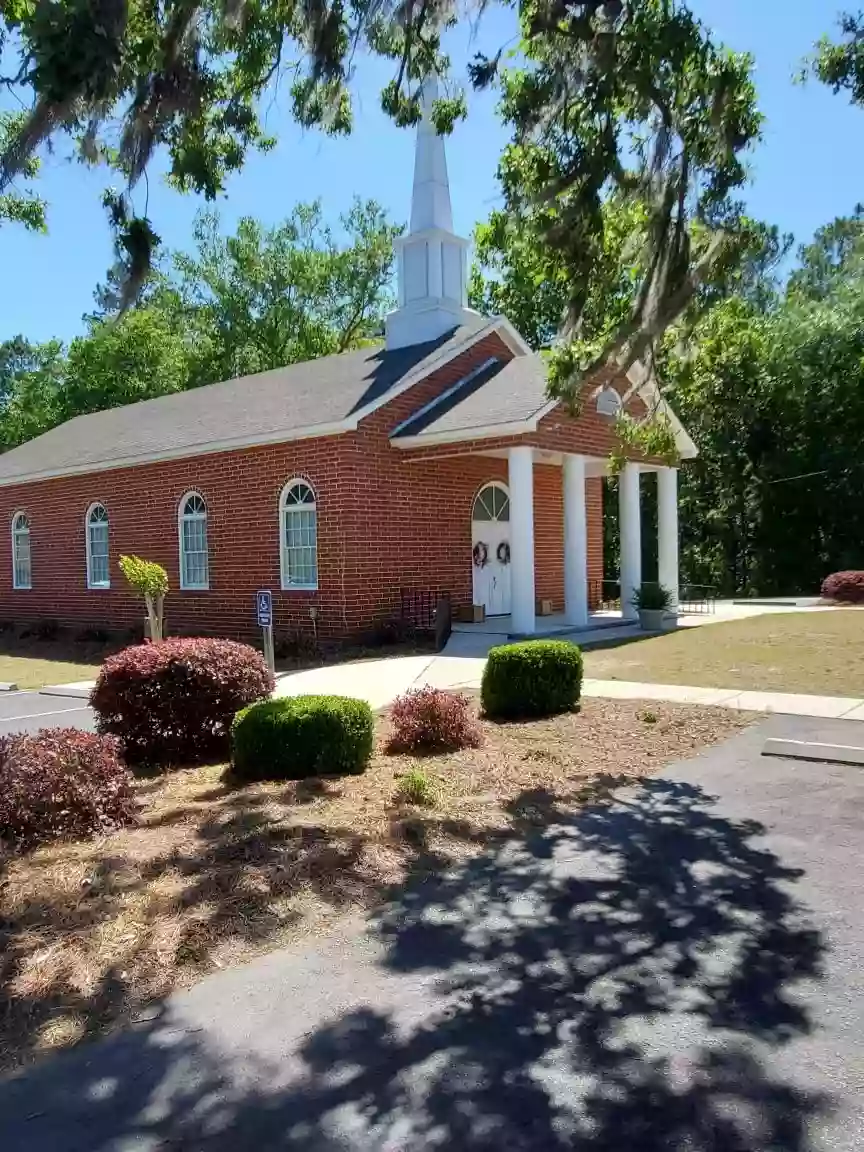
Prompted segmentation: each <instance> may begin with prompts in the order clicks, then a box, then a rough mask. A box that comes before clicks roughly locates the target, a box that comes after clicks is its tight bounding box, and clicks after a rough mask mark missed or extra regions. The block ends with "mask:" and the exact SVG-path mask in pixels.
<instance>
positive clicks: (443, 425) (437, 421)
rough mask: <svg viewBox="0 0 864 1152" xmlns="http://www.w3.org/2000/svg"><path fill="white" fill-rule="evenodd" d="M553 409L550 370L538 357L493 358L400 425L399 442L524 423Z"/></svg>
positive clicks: (397, 437)
mask: <svg viewBox="0 0 864 1152" xmlns="http://www.w3.org/2000/svg"><path fill="white" fill-rule="evenodd" d="M548 407H549V396H548V393H547V391H546V368H545V365H544V363H543V361H542V360H541V359H540V357H539V356H535V355H533V354H532V355H527V356H516V357H514V359H512V360H507V361H504V362H502V361H500V360H492V361H490V362H489V363H488V364H487V365H485V366H484V367H483V368H482V369H481V370H480V371H478V372H476V373H473V374H471V375H470V378H469V379H468V380H466V381H465V383H464V384H463V385H461V386H460V387H458V388H456V389H454V390H453V391H452V392H451V393H450V394H445V395H444V396H443V397H441V398H439V399H438V400H435V401H433V402H432V403H431V404H429V405H427V407H426V408H424V409H422V410H421V411H420V412H418V413H417V414H416V415H414V416H412V417H411V418H410V419H409V420H406V421H405V423H404V424H401V425H400V426H399V428H397V429H396V431H395V433H394V439H396V440H399V439H401V438H403V437H409V436H411V437H415V436H416V437H419V438H420V440H421V441H422V440H423V438H425V437H429V438H431V437H434V436H437V435H439V434H440V433H445V432H446V433H456V432H464V433H465V434H466V437H467V436H470V433H471V432H472V431H475V430H479V429H481V428H482V429H486V428H492V427H496V428H497V427H501V428H502V429H503V430H506V426H508V425H513V424H522V423H524V422H525V421H528V420H531V418H532V417H535V416H537V415H538V414H539V413H540V412H542V411H543V409H545V408H548Z"/></svg>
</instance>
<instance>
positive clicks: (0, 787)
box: [0, 728, 137, 851]
mask: <svg viewBox="0 0 864 1152" xmlns="http://www.w3.org/2000/svg"><path fill="white" fill-rule="evenodd" d="M136 810H137V804H136V801H135V794H134V792H133V788H132V777H131V775H130V773H129V770H128V768H127V767H126V765H125V764H124V763H123V761H122V760H121V759H120V755H119V743H118V741H117V740H115V739H113V738H112V737H110V736H95V735H94V734H93V733H92V732H79V731H78V729H77V728H43V729H41V730H40V731H38V732H35V733H23V734H19V735H13V736H4V737H0V839H2V840H5V841H6V842H7V843H8V844H9V845H10V846H11V847H13V848H14V849H17V850H19V851H22V850H26V849H29V848H34V847H36V846H37V845H39V844H45V843H48V842H50V841H52V840H60V839H72V838H75V839H80V838H83V837H86V836H91V835H95V834H99V833H105V832H111V831H113V830H114V829H115V828H120V827H122V826H124V825H127V824H134V823H135V814H136Z"/></svg>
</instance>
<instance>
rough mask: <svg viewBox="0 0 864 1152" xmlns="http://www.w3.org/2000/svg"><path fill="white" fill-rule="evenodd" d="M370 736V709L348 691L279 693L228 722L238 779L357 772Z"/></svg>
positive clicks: (366, 755) (363, 763)
mask: <svg viewBox="0 0 864 1152" xmlns="http://www.w3.org/2000/svg"><path fill="white" fill-rule="evenodd" d="M374 740H375V720H374V717H373V715H372V709H371V708H370V707H369V705H368V704H367V703H366V702H365V701H364V700H354V699H352V698H351V697H350V696H284V697H282V698H281V699H279V700H265V701H262V703H260V704H253V705H252V706H251V707H249V708H244V709H243V710H242V711H241V712H238V714H237V717H236V719H235V720H234V725H233V727H232V744H233V748H232V758H231V767H232V772H233V775H234V776H235V777H236V778H237V779H238V780H302V779H304V778H305V777H307V776H331V775H341V774H343V773H348V774H352V775H357V774H359V773H360V772H362V771H363V770H364V769H365V768H366V765H367V764H368V763H369V757H370V756H371V755H372V747H373V744H374Z"/></svg>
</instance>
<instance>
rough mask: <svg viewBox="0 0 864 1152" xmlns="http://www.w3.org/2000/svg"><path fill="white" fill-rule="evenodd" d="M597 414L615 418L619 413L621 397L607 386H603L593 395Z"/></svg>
mask: <svg viewBox="0 0 864 1152" xmlns="http://www.w3.org/2000/svg"><path fill="white" fill-rule="evenodd" d="M594 396H595V399H596V404H597V413H598V415H600V416H609V417H611V418H613V419H614V418H615V417H616V416H617V415H618V413H619V412H620V411H621V397H620V396H619V395H618V393H617V392H616V391H615V389H614V388H612V387H611V386H610V385H609V384H604V385H603V387H602V388H598V389H597V391H596V392H595V393H594Z"/></svg>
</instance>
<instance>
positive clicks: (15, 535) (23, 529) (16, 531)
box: [9, 508, 33, 592]
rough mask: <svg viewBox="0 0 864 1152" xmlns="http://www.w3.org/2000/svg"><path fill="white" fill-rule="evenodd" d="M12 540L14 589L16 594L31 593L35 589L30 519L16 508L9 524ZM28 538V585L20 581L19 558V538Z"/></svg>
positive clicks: (20, 509)
mask: <svg viewBox="0 0 864 1152" xmlns="http://www.w3.org/2000/svg"><path fill="white" fill-rule="evenodd" d="M19 520H23V521H24V523H23V524H22V525H20V526H19V525H18V521H19ZM9 530H10V540H11V544H12V588H13V590H14V591H15V592H29V591H30V590H31V589H32V587H33V550H32V539H33V538H32V536H31V534H30V517H29V516H28V515H27V513H26V512H25V511H24V509H23V508H16V509H15V511H14V512H13V513H12V519H11V520H10V522H9ZM23 536H26V537H27V583H26V584H25V583H23V582H22V581H20V580H19V579H18V570H19V557H18V539H19V537H23Z"/></svg>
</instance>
